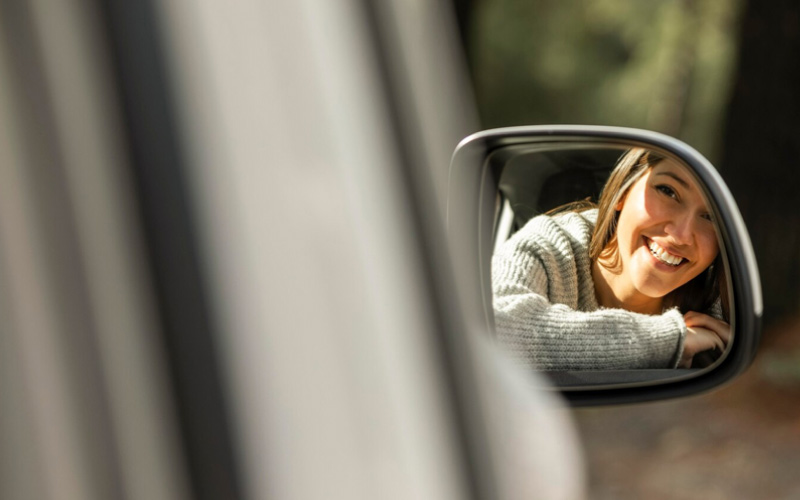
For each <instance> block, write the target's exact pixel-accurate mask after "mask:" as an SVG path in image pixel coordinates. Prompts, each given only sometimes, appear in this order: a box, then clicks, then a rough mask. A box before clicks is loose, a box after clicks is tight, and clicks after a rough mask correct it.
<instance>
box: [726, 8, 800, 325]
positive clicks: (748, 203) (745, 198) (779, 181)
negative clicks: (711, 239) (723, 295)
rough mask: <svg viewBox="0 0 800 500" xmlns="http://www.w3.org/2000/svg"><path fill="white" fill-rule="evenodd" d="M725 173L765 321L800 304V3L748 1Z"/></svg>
mask: <svg viewBox="0 0 800 500" xmlns="http://www.w3.org/2000/svg"><path fill="white" fill-rule="evenodd" d="M740 40H741V42H740V43H741V45H740V48H739V65H738V71H737V75H736V77H735V78H736V81H735V83H734V88H733V94H732V96H731V101H730V105H729V108H728V119H727V128H726V130H725V132H724V144H723V151H722V160H721V162H720V171H721V172H722V175H723V177H724V178H725V179H726V181H727V182H728V184H729V186H730V189H731V191H732V192H733V195H734V197H735V198H736V201H737V202H738V204H739V208H740V209H741V211H742V215H743V216H744V220H745V223H746V224H747V228H748V230H749V231H750V236H751V239H752V241H753V246H754V248H755V253H756V258H757V260H758V264H759V269H760V272H761V282H762V285H763V291H764V299H765V311H764V322H765V325H766V324H770V323H773V322H774V321H776V320H778V319H780V318H781V317H783V316H786V315H790V314H797V312H798V309H800V3H798V2H797V1H796V0H779V1H773V2H764V1H760V0H750V1H749V3H748V5H746V7H745V9H744V12H743V17H742V27H741V38H740Z"/></svg>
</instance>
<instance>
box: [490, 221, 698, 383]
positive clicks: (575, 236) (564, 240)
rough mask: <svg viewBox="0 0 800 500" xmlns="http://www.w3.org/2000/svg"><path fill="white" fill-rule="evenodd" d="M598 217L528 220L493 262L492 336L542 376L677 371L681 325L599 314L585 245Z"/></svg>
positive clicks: (669, 319) (674, 314) (674, 315)
mask: <svg viewBox="0 0 800 500" xmlns="http://www.w3.org/2000/svg"><path fill="white" fill-rule="evenodd" d="M596 220H597V210H588V211H585V212H580V213H574V212H569V213H562V214H558V215H555V216H547V215H540V216H538V217H535V218H533V219H531V220H530V221H529V222H528V223H527V224H526V225H525V226H524V227H523V228H522V229H520V230H519V231H518V232H517V233H516V234H514V235H513V236H512V237H511V238H510V239H509V240H508V241H507V242H506V243H505V244H504V245H503V246H502V248H500V250H498V252H496V253H495V255H494V257H493V258H492V288H493V291H494V312H495V324H496V327H497V336H498V339H499V340H500V342H501V343H502V344H504V345H505V346H507V347H508V348H510V350H511V351H512V353H513V354H515V355H516V356H518V357H520V358H522V359H524V360H525V361H526V362H527V363H530V364H531V365H532V366H534V367H536V368H537V369H541V370H551V371H553V370H625V369H631V368H674V367H675V366H676V365H677V363H678V361H679V360H680V356H681V354H682V351H683V339H684V336H685V333H686V325H685V323H684V322H683V315H682V314H681V313H680V312H679V311H678V310H677V309H672V310H669V311H666V312H665V313H663V314H660V315H655V316H651V315H646V314H638V313H634V312H630V311H625V310H623V309H606V308H601V307H600V305H599V304H598V303H597V297H596V296H595V288H594V281H593V280H592V269H591V262H590V259H589V241H590V239H591V234H592V230H593V228H594V224H595V222H596Z"/></svg>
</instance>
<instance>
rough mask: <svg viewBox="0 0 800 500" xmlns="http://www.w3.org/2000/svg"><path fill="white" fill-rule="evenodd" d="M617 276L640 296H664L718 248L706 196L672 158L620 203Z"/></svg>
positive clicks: (709, 260) (701, 266)
mask: <svg viewBox="0 0 800 500" xmlns="http://www.w3.org/2000/svg"><path fill="white" fill-rule="evenodd" d="M615 208H616V209H617V210H621V211H620V214H619V220H618V222H617V244H618V250H619V256H620V259H621V264H622V274H621V275H620V276H619V278H621V279H622V280H623V282H627V283H625V285H626V288H628V289H629V290H628V291H629V292H634V293H636V294H642V296H643V297H640V298H653V299H655V298H661V297H664V296H665V295H667V294H668V293H670V292H671V291H673V290H675V289H676V288H678V287H680V286H682V285H684V284H686V283H687V282H689V281H690V280H691V279H692V278H695V277H696V276H697V275H699V274H700V273H701V272H703V271H704V270H705V269H706V268H707V267H708V266H710V265H711V263H712V262H713V261H714V259H715V258H716V256H717V253H718V252H719V247H718V245H717V236H716V232H715V230H714V222H713V221H712V218H711V215H710V213H709V210H708V207H707V206H706V202H705V197H704V196H703V194H702V192H701V191H700V189H699V187H698V185H697V184H696V183H695V181H694V178H693V177H692V176H691V175H689V173H687V172H686V170H685V169H684V168H683V167H681V166H680V165H678V164H677V163H676V162H674V161H672V160H663V161H661V162H659V163H658V164H656V166H654V167H652V168H649V169H648V171H647V172H645V173H644V175H643V176H642V177H641V178H640V179H639V180H638V181H636V183H634V184H633V186H631V188H630V190H629V191H628V193H627V195H626V196H625V198H624V199H623V201H622V202H620V203H619V204H618V205H617V207H615Z"/></svg>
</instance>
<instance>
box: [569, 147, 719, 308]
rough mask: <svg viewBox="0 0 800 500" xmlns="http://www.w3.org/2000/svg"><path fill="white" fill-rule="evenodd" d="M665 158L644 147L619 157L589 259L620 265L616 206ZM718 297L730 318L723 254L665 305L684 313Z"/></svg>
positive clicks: (600, 203)
mask: <svg viewBox="0 0 800 500" xmlns="http://www.w3.org/2000/svg"><path fill="white" fill-rule="evenodd" d="M664 158H665V157H664V156H662V155H659V154H658V153H655V152H653V151H650V150H648V149H644V148H632V149H629V150H628V151H626V152H625V153H624V154H623V155H622V157H620V159H619V161H618V162H617V165H616V166H615V167H614V170H613V171H612V172H611V175H610V176H609V177H608V181H606V184H605V186H604V187H603V191H602V193H601V194H600V199H599V200H598V203H597V224H595V227H594V231H593V233H592V239H591V242H590V244H589V258H590V259H591V260H592V262H595V261H597V260H598V259H601V258H603V259H611V266H612V267H617V266H619V264H620V261H619V253H618V252H617V220H619V213H620V210H617V207H618V206H619V205H620V204H621V203H622V202H624V200H625V197H626V195H627V194H628V190H630V188H631V186H633V184H634V183H635V182H636V181H638V180H639V179H640V178H641V177H642V176H643V175H644V174H645V173H646V172H647V171H648V170H649V169H650V168H652V167H654V166H655V165H657V164H658V163H659V162H661V161H663V160H664ZM575 208H577V211H583V210H586V209H587V208H590V207H588V206H586V205H582V206H581V207H580V208H578V207H575ZM717 300H719V301H720V303H721V306H722V317H723V319H724V320H725V321H730V306H729V301H728V287H727V279H726V276H725V272H724V270H723V266H722V254H721V253H720V254H719V255H717V257H716V258H715V259H714V262H713V263H712V264H711V265H710V266H709V267H708V268H706V269H705V270H703V272H701V273H700V274H699V275H697V276H696V277H695V278H693V279H692V280H691V281H689V282H688V283H686V284H684V285H683V286H681V287H680V288H677V289H676V290H673V291H672V292H670V293H669V294H668V295H667V296H666V297H664V304H665V305H666V306H667V307H677V308H678V309H679V310H680V311H681V312H682V313H686V312H689V311H698V312H708V311H710V310H711V309H712V308H713V306H714V304H715V302H716V301H717Z"/></svg>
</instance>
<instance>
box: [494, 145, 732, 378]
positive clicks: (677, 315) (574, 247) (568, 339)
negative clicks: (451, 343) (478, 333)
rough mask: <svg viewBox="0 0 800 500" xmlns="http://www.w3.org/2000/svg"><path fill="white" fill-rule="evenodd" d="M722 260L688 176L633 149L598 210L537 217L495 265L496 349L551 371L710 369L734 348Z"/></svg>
mask: <svg viewBox="0 0 800 500" xmlns="http://www.w3.org/2000/svg"><path fill="white" fill-rule="evenodd" d="M719 255H720V252H719V244H718V242H717V229H716V228H715V224H714V222H713V217H712V216H711V212H710V210H709V207H708V205H707V203H706V199H705V196H704V193H703V191H702V190H701V188H700V187H699V186H698V184H697V183H696V181H695V180H694V177H693V176H692V175H691V173H689V172H688V171H687V170H686V169H685V168H684V167H683V166H682V165H680V164H679V163H677V162H676V161H675V160H672V159H670V158H666V157H664V156H662V155H659V154H656V153H655V152H653V151H650V150H647V149H644V148H632V149H629V150H628V151H626V152H625V153H624V154H623V155H622V156H621V158H620V159H619V161H618V162H617V164H616V166H615V167H614V169H613V171H612V172H611V175H610V176H609V178H608V181H607V182H606V184H605V186H604V188H603V190H602V194H601V195H600V199H599V202H598V203H597V204H594V203H591V202H582V203H579V204H577V205H576V204H574V203H571V204H568V205H566V206H564V207H559V208H556V209H555V210H551V211H549V212H548V213H547V214H545V215H539V216H536V217H534V218H532V219H531V220H530V221H528V222H527V223H525V224H524V226H523V227H522V228H521V229H520V230H519V231H518V232H517V233H516V234H514V235H513V236H512V237H511V238H510V239H509V240H508V241H507V242H505V243H504V244H503V245H502V246H501V247H500V248H499V249H498V251H497V252H496V253H495V256H494V258H493V260H492V288H493V294H494V313H495V321H496V331H497V335H498V338H499V339H500V341H501V342H502V343H504V344H506V345H508V346H510V347H511V349H512V351H513V352H515V353H517V354H519V355H520V356H522V357H523V358H525V359H526V360H528V361H530V362H531V363H532V364H533V365H535V366H536V367H537V368H540V369H546V370H598V369H602V370H609V369H610V370H620V369H630V368H677V367H683V368H688V367H692V366H698V365H699V364H706V363H708V361H707V360H706V361H701V360H700V358H699V357H697V356H698V354H700V353H708V352H709V351H712V352H713V351H717V350H718V351H719V352H720V353H721V352H722V351H723V350H724V348H725V346H726V345H727V343H728V342H729V340H730V336H731V334H730V327H729V324H728V321H729V319H728V310H729V309H728V305H727V300H726V298H725V294H724V293H721V291H722V290H725V289H726V287H725V286H722V285H723V281H724V280H723V276H724V273H723V272H721V267H722V265H721V258H720V257H719ZM696 357H697V359H696Z"/></svg>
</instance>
